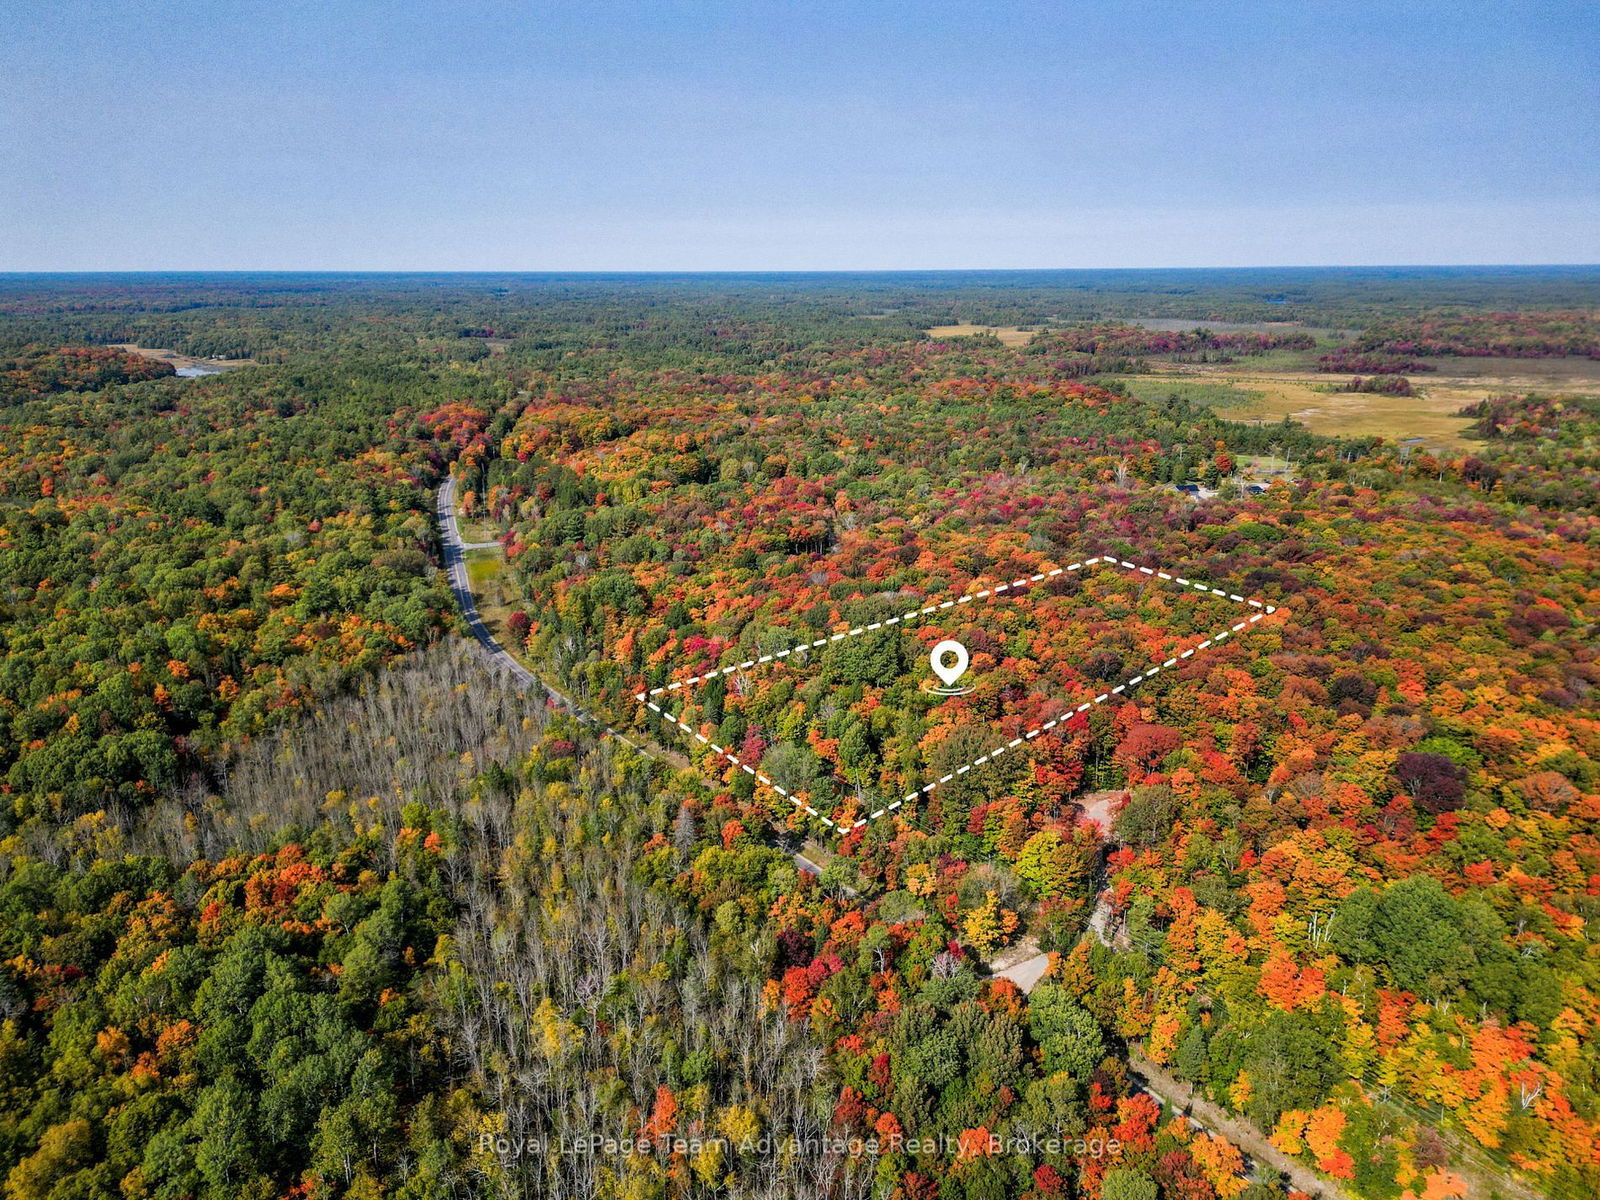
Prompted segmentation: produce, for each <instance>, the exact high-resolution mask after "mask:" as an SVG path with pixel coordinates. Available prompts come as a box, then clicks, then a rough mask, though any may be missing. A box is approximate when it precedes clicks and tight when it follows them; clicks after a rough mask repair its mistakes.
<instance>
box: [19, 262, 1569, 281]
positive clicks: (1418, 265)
mask: <svg viewBox="0 0 1600 1200" xmlns="http://www.w3.org/2000/svg"><path fill="white" fill-rule="evenodd" d="M1549 270H1567V271H1573V270H1600V262H1514V263H1512V262H1393V263H1251V264H1227V265H1213V266H1156V267H1152V266H1142V267H1135V266H1119V267H732V268H730V267H719V268H704V267H90V268H83V267H78V268H27V269H10V268H0V278H33V277H62V276H105V275H119V276H123V275H374V276H376V275H435V276H437V275H587V276H651V275H707V276H713V275H720V276H738V275H978V274H1008V275H1025V274H1035V275H1047V274H1068V273H1077V274H1092V273H1103V272H1114V271H1121V272H1157V271H1195V272H1198V271H1549Z"/></svg>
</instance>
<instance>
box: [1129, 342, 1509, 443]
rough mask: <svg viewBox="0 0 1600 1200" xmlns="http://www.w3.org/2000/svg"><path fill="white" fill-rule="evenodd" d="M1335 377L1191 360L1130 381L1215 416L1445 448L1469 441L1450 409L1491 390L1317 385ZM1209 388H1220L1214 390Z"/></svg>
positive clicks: (1425, 384)
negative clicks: (1390, 391)
mask: <svg viewBox="0 0 1600 1200" xmlns="http://www.w3.org/2000/svg"><path fill="white" fill-rule="evenodd" d="M1338 381H1339V380H1338V378H1337V377H1335V376H1330V375H1323V374H1319V373H1317V372H1312V371H1296V372H1278V371H1274V370H1271V369H1270V368H1267V367H1264V366H1261V365H1259V364H1258V363H1257V362H1256V361H1255V360H1252V361H1251V363H1250V365H1249V366H1248V367H1244V366H1241V365H1240V364H1238V363H1226V364H1221V365H1215V364H1210V363H1206V364H1194V365H1184V366H1183V367H1181V368H1177V369H1175V370H1174V371H1173V373H1172V374H1170V375H1146V376H1142V377H1140V378H1139V379H1137V380H1128V381H1127V382H1128V385H1129V387H1130V388H1135V387H1136V388H1138V389H1141V392H1140V394H1149V395H1154V396H1163V395H1166V394H1167V392H1169V391H1172V390H1180V391H1182V392H1183V394H1191V393H1190V392H1189V391H1188V390H1187V389H1196V388H1198V389H1200V390H1196V391H1194V392H1193V396H1194V398H1196V399H1200V398H1204V399H1205V402H1206V403H1208V404H1210V405H1211V407H1212V408H1213V409H1214V410H1215V411H1216V413H1217V415H1218V416H1221V417H1226V418H1228V419H1229V420H1231V421H1257V422H1261V423H1263V424H1276V423H1277V422H1279V421H1281V420H1283V419H1284V418H1285V417H1288V418H1289V419H1290V420H1292V421H1298V422H1300V423H1301V424H1302V425H1305V426H1306V427H1307V428H1308V429H1310V430H1311V431H1312V432H1314V433H1324V434H1329V435H1333V436H1344V437H1374V436H1375V437H1383V438H1387V439H1389V440H1390V441H1394V442H1399V441H1404V440H1406V439H1408V438H1420V439H1421V440H1422V444H1423V445H1425V446H1430V447H1438V448H1440V449H1444V450H1464V449H1467V448H1469V447H1470V446H1471V445H1472V444H1473V443H1472V442H1471V440H1470V439H1468V438H1467V437H1466V428H1467V426H1468V425H1469V424H1471V421H1470V420H1469V419H1468V418H1466V417H1460V416H1457V415H1456V414H1457V413H1458V412H1459V411H1460V409H1461V407H1462V406H1463V405H1466V404H1471V403H1473V402H1475V401H1477V400H1481V399H1483V398H1484V397H1485V396H1487V395H1492V394H1494V391H1493V390H1492V389H1486V388H1483V387H1462V386H1459V385H1456V384H1454V383H1450V382H1446V381H1444V380H1440V381H1438V382H1437V383H1436V382H1434V380H1433V379H1432V378H1431V377H1428V376H1423V377H1421V378H1419V379H1413V380H1412V382H1413V383H1416V384H1419V385H1420V387H1421V388H1422V391H1421V393H1420V394H1419V395H1415V396H1381V395H1376V394H1372V393H1354V392H1344V393H1337V394H1330V393H1328V392H1325V391H1322V390H1320V389H1323V388H1326V387H1328V386H1329V385H1330V384H1335V383H1337V382H1338ZM1214 389H1220V391H1219V390H1214Z"/></svg>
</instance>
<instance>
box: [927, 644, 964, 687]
mask: <svg viewBox="0 0 1600 1200" xmlns="http://www.w3.org/2000/svg"><path fill="white" fill-rule="evenodd" d="M952 654H953V655H955V660H956V661H955V662H954V663H953V664H951V665H949V666H946V665H945V662H944V660H945V657H946V656H947V655H952ZM928 664H929V665H930V666H931V667H932V668H933V673H934V674H935V675H937V676H938V677H939V678H940V679H942V680H944V685H945V687H950V686H952V685H953V684H954V683H955V681H956V680H958V679H960V678H961V677H962V676H963V675H965V674H966V673H967V648H966V647H965V646H963V645H962V644H961V643H960V642H958V641H954V640H953V639H946V640H945V641H942V642H940V643H939V644H938V645H937V646H935V647H934V648H933V653H932V654H930V655H928Z"/></svg>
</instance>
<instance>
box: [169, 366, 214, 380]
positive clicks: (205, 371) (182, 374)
mask: <svg viewBox="0 0 1600 1200" xmlns="http://www.w3.org/2000/svg"><path fill="white" fill-rule="evenodd" d="M221 374H222V368H221V367H202V366H198V365H196V366H192V367H179V368H178V377H179V378H180V379H198V378H199V377H200V376H202V375H221Z"/></svg>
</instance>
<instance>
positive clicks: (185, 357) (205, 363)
mask: <svg viewBox="0 0 1600 1200" xmlns="http://www.w3.org/2000/svg"><path fill="white" fill-rule="evenodd" d="M111 345H112V346H114V347H115V348H116V349H118V350H126V351H127V352H128V353H129V354H137V355H138V356H139V357H140V358H153V359H155V360H156V361H158V362H167V363H171V364H172V366H173V369H174V370H178V371H182V370H183V369H184V368H186V367H204V368H205V369H207V370H210V371H228V370H232V369H233V368H234V367H248V366H250V365H252V364H253V362H254V360H253V359H249V358H195V357H194V356H193V355H191V354H179V353H178V352H177V351H176V350H158V349H154V348H152V347H150V346H136V345H134V344H133V343H132V342H112V343H111Z"/></svg>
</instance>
